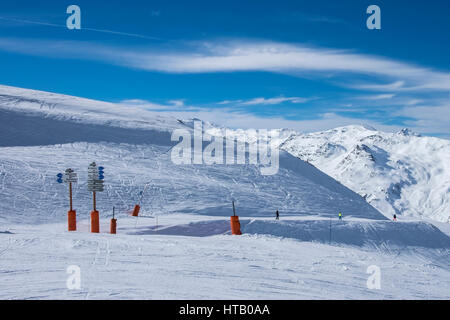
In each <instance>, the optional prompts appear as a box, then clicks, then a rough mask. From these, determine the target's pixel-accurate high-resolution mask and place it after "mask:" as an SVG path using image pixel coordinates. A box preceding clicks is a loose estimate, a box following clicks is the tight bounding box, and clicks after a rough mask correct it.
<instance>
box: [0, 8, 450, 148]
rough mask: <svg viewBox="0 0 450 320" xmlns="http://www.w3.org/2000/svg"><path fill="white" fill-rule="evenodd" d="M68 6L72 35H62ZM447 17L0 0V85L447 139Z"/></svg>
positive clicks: (265, 122) (231, 122) (199, 112)
mask: <svg viewBox="0 0 450 320" xmlns="http://www.w3.org/2000/svg"><path fill="white" fill-rule="evenodd" d="M69 5H78V6H79V7H80V9H81V29H80V30H76V29H73V30H70V29H68V28H67V27H66V20H67V18H68V17H69V16H70V14H68V13H67V12H66V10H67V7H68V6H69ZM370 5H377V6H379V8H380V9H381V29H380V30H377V29H374V30H369V29H368V28H367V26H366V20H367V19H368V17H369V16H370V14H368V13H367V12H366V10H367V8H368V6H370ZM449 12H450V2H449V1H446V0H445V1H444V0H436V1H432V2H430V1H406V0H389V1H374V0H371V1H365V0H342V1H335V0H332V1H331V0H330V1H329V0H316V1H303V0H295V1H283V0H277V1H265V0H247V1H245V0H240V1H234V0H231V1H215V0H209V1H195V0H193V1H170V0H164V1H137V0H128V1H117V0H116V1H114V0H109V1H92V0H91V1H85V0H71V1H63V0H54V1H48V0H47V1H45V0H44V1H23V0H14V1H12V0H8V1H7V0H5V1H1V3H0V84H2V85H9V86H16V87H22V88H29V89H36V90H43V91H50V92H55V93H63V94H68V95H74V96H80V97H86V98H91V99H98V100H104V101H110V102H116V103H121V104H123V107H124V108H126V107H127V106H128V105H133V106H140V107H142V108H145V109H148V110H154V111H159V112H164V113H167V114H173V115H176V116H177V117H183V118H193V117H197V118H200V119H203V120H207V121H211V122H214V123H217V124H219V125H223V126H228V127H233V128H267V129H271V128H292V129H296V130H299V131H304V132H311V131H319V130H326V129H331V128H334V127H338V126H344V125H350V124H362V125H370V126H372V127H375V128H377V129H380V130H384V131H392V132H395V131H397V130H400V129H401V128H404V127H408V128H410V129H412V130H414V131H416V132H418V133H421V134H424V135H431V136H437V137H442V138H447V139H448V138H450V126H449V124H450V61H449V59H448V57H450V44H449V39H450V27H449V24H450V20H449V19H448V13H449Z"/></svg>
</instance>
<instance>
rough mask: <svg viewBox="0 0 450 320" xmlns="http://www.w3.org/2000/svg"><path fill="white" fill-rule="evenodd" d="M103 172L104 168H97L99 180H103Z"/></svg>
mask: <svg viewBox="0 0 450 320" xmlns="http://www.w3.org/2000/svg"><path fill="white" fill-rule="evenodd" d="M104 170H105V168H104V167H98V178H99V180H103V179H105V176H104V173H105V172H104Z"/></svg>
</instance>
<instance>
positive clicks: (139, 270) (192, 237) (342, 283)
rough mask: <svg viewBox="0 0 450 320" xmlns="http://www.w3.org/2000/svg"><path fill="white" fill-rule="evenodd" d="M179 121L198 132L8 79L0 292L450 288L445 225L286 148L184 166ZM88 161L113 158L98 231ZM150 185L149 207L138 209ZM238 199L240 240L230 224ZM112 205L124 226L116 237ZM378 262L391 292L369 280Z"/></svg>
mask: <svg viewBox="0 0 450 320" xmlns="http://www.w3.org/2000/svg"><path fill="white" fill-rule="evenodd" d="M179 128H183V129H186V130H191V127H190V125H189V122H180V121H177V119H173V118H170V117H164V116H161V115H159V114H156V113H152V112H148V111H146V110H142V109H136V108H127V107H124V106H117V105H114V104H109V103H104V102H99V101H92V100H87V99H80V98H75V97H69V96H62V95H56V94H51V93H45V92H39V91H34V90H25V89H18V88H10V87H2V86H0V287H1V290H0V298H3V299H5V298H13V299H14V298H27V299H51V298H58V299H60V298H63V299H64V298H76V299H96V298H141V299H142V298H144V299H145V298H159V299H165V298H172V299H179V298H185V299H192V298H199V299H205V298H206V299H208V298H218V299H221V298H236V299H239V298H240V299H248V298H265V299H269V298H270V299H279V298H288V299H297V298H311V299H315V298H374V299H380V298H388V299H389V298H411V299H417V298H435V299H448V298H449V297H450V292H449V289H448V288H450V269H449V267H448V266H449V265H450V257H449V248H450V242H449V241H450V240H449V239H450V238H449V237H448V235H446V234H445V233H443V232H442V231H441V230H439V229H438V228H437V227H435V226H433V225H430V224H428V223H424V222H420V221H402V222H399V223H394V222H392V221H389V220H387V219H386V218H385V217H384V216H383V215H382V214H381V213H380V212H379V211H377V210H376V209H374V208H373V207H372V206H370V205H369V204H368V203H367V202H366V201H365V200H364V199H363V198H362V197H361V196H359V195H358V194H356V193H354V192H353V191H351V190H350V189H348V188H347V187H345V186H343V185H342V184H340V183H338V182H337V181H336V180H334V179H333V178H331V177H330V176H328V175H326V174H325V173H323V172H322V171H320V170H318V169H317V168H315V167H314V166H312V165H311V164H308V163H307V162H305V161H302V160H300V159H298V158H296V157H294V156H292V155H291V154H289V153H288V152H281V153H280V170H279V172H278V173H277V174H276V175H273V176H263V175H261V173H260V170H259V167H258V166H257V165H249V164H246V165H175V164H174V163H173V162H172V161H171V160H170V148H171V146H173V145H174V142H172V141H171V140H170V136H171V132H172V131H173V130H174V129H179ZM92 161H96V162H97V163H98V164H100V165H103V166H104V167H105V176H106V182H105V185H106V188H105V192H103V193H100V194H98V209H99V211H100V214H101V227H100V230H101V232H102V233H101V234H91V233H88V230H89V219H88V217H89V212H90V210H91V201H92V199H91V195H90V194H89V193H88V191H87V190H86V189H87V186H86V178H87V166H88V164H89V163H90V162H92ZM67 167H71V168H73V169H75V170H76V171H77V172H78V174H79V177H80V181H79V183H78V184H76V185H75V186H74V205H75V209H76V210H77V219H78V220H77V221H78V222H77V228H78V231H77V232H74V233H68V232H67V231H66V222H65V221H66V214H67V210H68V208H67V207H68V199H67V198H68V195H67V193H68V190H67V186H66V185H61V184H57V183H56V176H55V175H56V173H58V172H61V171H63V170H64V169H65V168H67ZM145 186H148V189H147V190H146V193H145V197H144V199H143V202H142V212H141V216H140V217H139V218H133V217H130V215H129V213H130V210H131V209H132V208H133V206H134V204H135V203H136V202H137V201H138V197H139V193H140V192H141V191H142V190H144V189H145ZM232 199H234V200H236V204H237V214H238V215H239V216H240V219H241V222H242V229H243V231H244V235H243V236H241V237H235V236H231V235H230V234H229V233H230V230H229V215H230V214H231V213H232V210H231V200H232ZM113 206H115V208H116V217H117V218H118V234H117V235H109V234H107V232H108V228H109V225H108V222H109V218H110V217H111V214H112V207H113ZM276 209H278V210H280V213H281V219H282V220H280V221H274V220H273V216H274V211H275V210H276ZM339 211H341V212H343V213H344V221H338V220H337V219H336V218H335V217H336V215H337V212H339ZM330 230H331V236H330ZM69 265H77V266H80V268H81V272H82V288H81V289H80V290H68V289H67V287H66V279H67V274H66V268H67V267H68V266H69ZM369 265H378V266H380V268H381V270H382V275H383V282H382V283H383V284H382V286H383V287H382V290H375V291H374V290H369V289H368V288H367V286H366V280H367V277H368V275H367V273H366V269H367V267H368V266H369Z"/></svg>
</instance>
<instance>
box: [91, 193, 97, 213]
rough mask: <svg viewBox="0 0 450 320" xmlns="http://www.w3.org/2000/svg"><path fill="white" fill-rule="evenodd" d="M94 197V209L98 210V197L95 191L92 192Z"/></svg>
mask: <svg viewBox="0 0 450 320" xmlns="http://www.w3.org/2000/svg"><path fill="white" fill-rule="evenodd" d="M92 194H93V198H94V211H97V199H96V197H95V191H93V192H92Z"/></svg>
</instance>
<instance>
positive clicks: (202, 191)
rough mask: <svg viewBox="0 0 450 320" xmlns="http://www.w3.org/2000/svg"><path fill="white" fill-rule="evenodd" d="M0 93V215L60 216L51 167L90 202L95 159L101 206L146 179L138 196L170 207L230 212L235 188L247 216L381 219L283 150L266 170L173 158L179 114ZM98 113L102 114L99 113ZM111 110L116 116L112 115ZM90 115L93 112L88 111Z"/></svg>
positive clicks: (127, 200) (124, 204)
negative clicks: (271, 170) (274, 168)
mask: <svg viewBox="0 0 450 320" xmlns="http://www.w3.org/2000/svg"><path fill="white" fill-rule="evenodd" d="M2 90H3V91H8V90H6V89H5V88H3V89H2ZM0 92H1V90H0ZM21 92H22V91H21ZM2 97H3V98H2V99H3V100H0V115H1V117H0V127H1V128H2V129H1V130H3V131H4V134H2V135H1V137H2V138H1V139H0V140H1V141H0V145H3V146H7V147H4V148H2V152H1V154H0V164H1V167H0V168H1V170H0V179H1V180H0V196H1V198H2V200H3V201H1V202H0V219H7V220H10V221H23V218H24V216H28V217H30V213H29V211H30V210H31V211H32V215H31V216H32V217H39V218H38V219H37V220H38V221H41V222H48V221H53V219H55V218H56V217H61V218H62V219H64V209H65V204H66V203H67V190H66V189H67V187H66V186H64V185H58V184H56V183H54V182H55V174H56V173H58V172H60V171H63V170H64V169H65V168H67V167H71V168H73V169H75V170H76V171H77V172H78V174H79V176H80V183H79V184H77V185H76V186H75V190H74V192H75V199H76V202H77V207H78V208H79V209H80V211H83V212H86V213H87V212H89V207H90V205H91V204H90V200H89V198H90V195H89V194H88V192H87V190H86V189H87V187H86V177H87V165H88V164H89V163H90V162H91V161H97V163H99V164H101V165H103V166H105V168H106V181H107V184H106V185H107V189H106V192H105V193H103V194H101V195H100V196H99V206H100V208H101V212H105V211H106V210H107V211H108V213H109V212H110V211H111V209H112V206H117V207H119V208H121V209H122V210H123V211H126V210H128V209H130V208H132V206H134V204H135V203H136V201H137V198H138V194H139V192H140V191H142V190H143V189H144V186H145V185H146V184H150V185H151V188H150V190H149V192H151V193H152V194H151V196H148V197H145V198H144V203H143V205H144V206H150V205H154V206H159V208H164V209H163V210H162V209H159V210H162V211H164V212H166V213H170V212H185V213H199V214H209V215H229V214H230V204H231V199H232V198H234V199H235V200H236V201H237V203H238V206H239V208H238V210H239V214H240V215H243V216H268V215H269V216H272V215H273V214H274V212H275V210H277V209H279V210H281V211H282V212H283V214H284V215H288V214H298V215H301V214H303V215H304V214H308V215H311V214H315V215H323V216H335V215H336V214H337V212H338V211H343V212H345V214H346V215H348V216H358V217H364V218H371V219H384V217H383V216H382V215H381V214H380V213H379V212H377V211H376V210H375V209H374V208H373V207H371V206H370V205H368V204H367V203H366V202H365V201H364V200H363V199H362V198H361V197H360V196H358V195H357V194H355V193H354V192H352V191H350V190H349V189H347V188H346V187H344V186H342V185H341V184H339V183H338V182H336V181H335V180H333V179H332V178H330V177H329V176H327V175H325V174H324V173H322V172H321V171H319V170H317V169H316V168H314V167H313V166H311V165H308V164H306V163H305V162H303V161H301V160H298V159H296V158H295V157H293V156H291V155H289V154H288V153H282V154H281V155H280V170H279V173H278V174H277V175H273V176H262V175H261V174H260V171H259V168H258V167H257V166H255V165H213V166H209V165H176V164H174V163H173V162H172V161H171V159H170V152H169V149H170V146H172V145H173V144H174V143H175V142H172V141H171V140H170V133H171V130H172V129H174V128H180V127H183V128H186V129H190V128H189V126H185V125H183V124H181V123H180V122H178V121H177V120H176V119H172V118H163V117H157V118H153V115H154V114H153V113H147V111H145V110H142V109H137V110H133V109H130V110H127V112H126V114H121V113H120V112H121V110H122V109H123V107H118V106H114V105H111V106H110V105H109V104H105V105H103V104H102V103H98V102H96V101H89V100H84V99H81V100H78V99H74V100H70V98H68V97H65V96H63V97H61V98H59V96H55V95H52V94H47V93H42V94H41V95H40V93H39V92H36V91H29V90H23V92H22V93H17V89H16V90H13V91H12V93H10V94H9V95H7V94H6V92H3V96H2ZM31 97H32V99H31ZM79 101H80V102H81V110H79V109H78V108H77V103H78V102H79ZM43 105H44V107H42V106H43ZM49 105H51V107H48V106H49ZM5 106H6V107H5ZM97 108H99V109H100V112H99V114H97ZM5 109H6V110H7V111H5ZM13 110H16V111H13ZM117 110H119V111H117ZM17 111H20V112H17ZM103 114H106V118H105V119H103V118H102V117H100V116H99V115H103ZM116 114H119V116H118V118H119V119H120V120H118V121H113V120H111V119H110V117H111V118H114V116H115V115H116ZM90 115H95V116H94V117H93V118H94V119H95V120H94V121H91V120H89V121H87V120H86V119H88V118H89V116H90ZM85 117H86V119H85ZM128 118H129V119H130V120H129V121H130V123H128V120H127V119H128ZM136 119H141V120H139V121H140V122H139V124H140V126H139V128H137V129H131V127H132V125H133V124H135V123H136V121H137V120H136ZM144 119H145V120H144ZM85 120H86V121H85ZM11 127H13V128H14V129H15V130H11ZM47 137H49V138H47ZM46 140H47V143H46ZM69 142H70V143H69ZM26 144H29V145H31V146H26V147H25V146H23V145H26ZM55 144H56V145H55ZM13 145H14V147H12V146H13ZM36 145H39V146H36ZM19 146H20V147H19ZM192 186H196V187H195V188H193V187H192ZM78 199H79V200H78ZM32 217H30V218H31V219H33V218H32ZM30 222H31V223H35V221H34V220H31V221H30Z"/></svg>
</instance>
